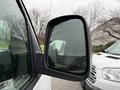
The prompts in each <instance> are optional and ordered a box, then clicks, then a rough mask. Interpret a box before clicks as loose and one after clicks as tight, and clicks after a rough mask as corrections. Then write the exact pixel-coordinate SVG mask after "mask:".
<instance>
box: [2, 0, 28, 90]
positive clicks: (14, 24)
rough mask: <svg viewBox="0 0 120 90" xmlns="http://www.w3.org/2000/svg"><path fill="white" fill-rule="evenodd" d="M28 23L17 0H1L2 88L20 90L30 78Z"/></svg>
mask: <svg viewBox="0 0 120 90" xmlns="http://www.w3.org/2000/svg"><path fill="white" fill-rule="evenodd" d="M28 61H30V60H28V39H27V30H26V23H25V20H24V17H23V15H22V13H21V12H20V10H19V7H18V6H17V3H16V1H15V0H2V1H0V90H19V89H20V88H21V87H22V86H23V85H24V84H25V83H26V82H27V81H28V80H29V79H30V74H29V71H30V70H28V69H29V67H28V64H27V63H28Z"/></svg>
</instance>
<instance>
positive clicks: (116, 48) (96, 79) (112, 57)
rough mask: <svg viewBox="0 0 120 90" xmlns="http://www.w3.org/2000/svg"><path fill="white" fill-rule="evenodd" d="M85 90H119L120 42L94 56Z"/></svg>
mask: <svg viewBox="0 0 120 90" xmlns="http://www.w3.org/2000/svg"><path fill="white" fill-rule="evenodd" d="M84 88H85V90H113V89H114V90H120V41H117V42H116V43H115V44H113V45H112V46H110V47H109V48H107V49H106V50H105V52H100V53H97V54H94V55H93V57H92V68H91V72H90V76H89V78H88V79H87V80H86V81H85V83H84Z"/></svg>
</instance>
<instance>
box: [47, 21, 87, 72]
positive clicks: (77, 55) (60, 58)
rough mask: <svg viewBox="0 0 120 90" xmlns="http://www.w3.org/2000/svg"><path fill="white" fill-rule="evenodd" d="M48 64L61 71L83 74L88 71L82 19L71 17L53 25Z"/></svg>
mask: <svg viewBox="0 0 120 90" xmlns="http://www.w3.org/2000/svg"><path fill="white" fill-rule="evenodd" d="M48 56H49V60H48V66H49V67H51V68H54V69H59V70H61V71H65V72H70V73H75V74H83V73H84V72H85V71H86V65H87V64H86V43H85V34H84V26H83V23H82V21H81V20H80V19H71V20H68V21H65V22H62V23H60V24H58V25H56V26H55V27H53V32H52V34H51V38H50V43H49V51H48Z"/></svg>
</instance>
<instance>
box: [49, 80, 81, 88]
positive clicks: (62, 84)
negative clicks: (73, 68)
mask: <svg viewBox="0 0 120 90" xmlns="http://www.w3.org/2000/svg"><path fill="white" fill-rule="evenodd" d="M51 84H52V89H51V90H82V88H81V85H80V82H73V81H68V80H63V79H57V78H52V81H51Z"/></svg>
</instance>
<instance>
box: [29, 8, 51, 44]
mask: <svg viewBox="0 0 120 90" xmlns="http://www.w3.org/2000/svg"><path fill="white" fill-rule="evenodd" d="M29 14H30V17H31V20H32V23H33V25H34V29H35V32H36V34H37V36H38V39H39V42H40V43H41V44H43V43H44V41H45V40H44V37H45V35H44V34H45V28H46V24H47V22H48V18H49V17H48V13H47V11H46V12H45V11H44V12H42V11H40V10H37V9H32V10H31V11H29Z"/></svg>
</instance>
